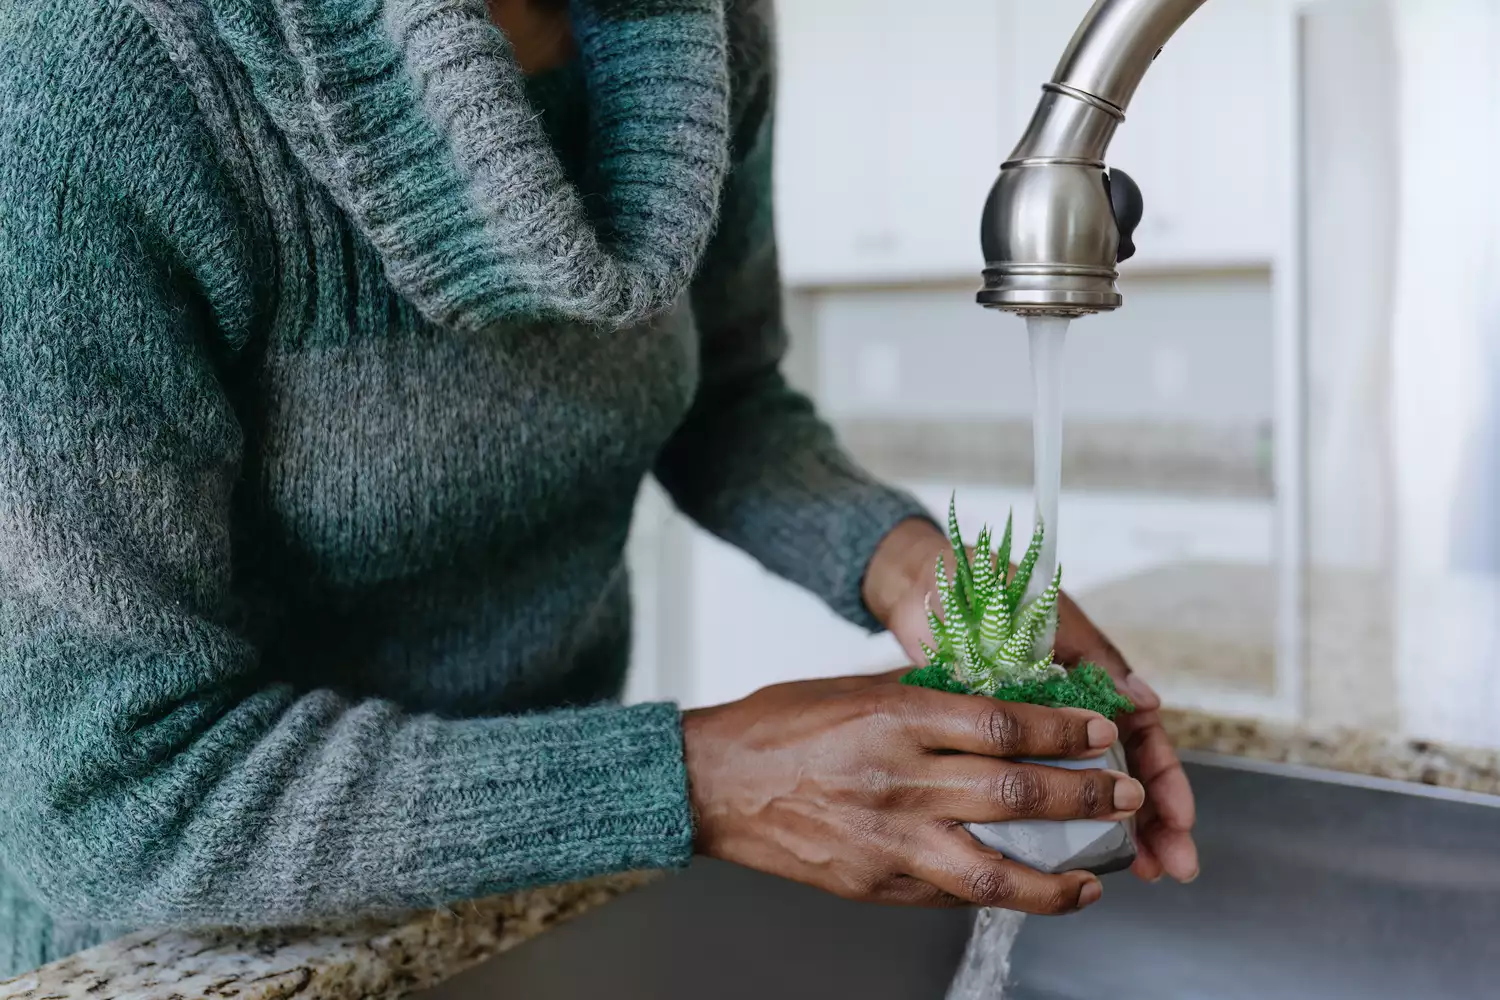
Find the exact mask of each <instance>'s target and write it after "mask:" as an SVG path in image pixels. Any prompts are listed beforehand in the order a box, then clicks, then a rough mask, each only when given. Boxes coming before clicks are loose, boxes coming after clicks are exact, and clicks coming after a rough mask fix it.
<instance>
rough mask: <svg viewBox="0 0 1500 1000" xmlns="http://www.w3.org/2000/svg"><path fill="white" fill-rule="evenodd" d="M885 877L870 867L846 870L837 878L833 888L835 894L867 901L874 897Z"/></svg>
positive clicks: (878, 892) (877, 894)
mask: <svg viewBox="0 0 1500 1000" xmlns="http://www.w3.org/2000/svg"><path fill="white" fill-rule="evenodd" d="M885 882H886V879H885V878H884V877H883V876H882V874H881V873H880V872H878V871H876V870H874V869H871V868H864V869H859V870H856V871H850V872H846V873H845V874H844V877H843V878H842V879H840V880H839V884H838V886H837V887H836V889H835V892H836V894H837V895H839V896H842V897H844V898H845V899H854V900H860V901H869V900H873V899H876V898H877V897H878V896H879V895H880V893H881V889H882V887H883V886H884V884H885Z"/></svg>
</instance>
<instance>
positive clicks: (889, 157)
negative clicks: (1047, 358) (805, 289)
mask: <svg viewBox="0 0 1500 1000" xmlns="http://www.w3.org/2000/svg"><path fill="white" fill-rule="evenodd" d="M1004 14H1005V9H1004V4H1003V3H1002V2H999V0H928V2H927V3H925V4H922V5H920V6H915V7H914V6H913V5H912V4H911V3H909V2H908V0H790V2H783V3H780V4H778V5H777V10H776V16H777V21H778V41H779V45H780V55H779V61H780V83H779V88H780V93H779V98H778V108H777V122H778V131H777V138H776V142H777V148H778V151H779V152H778V157H777V165H776V166H777V174H776V185H777V196H776V197H777V226H778V229H779V234H780V242H781V255H782V268H783V271H784V274H785V277H786V279H787V281H788V283H790V284H799V285H804V284H830V283H843V282H870V281H895V280H899V281H906V280H913V279H921V278H931V277H952V276H953V275H957V274H976V275H977V274H978V273H979V271H980V270H981V269H982V268H983V266H984V262H983V260H982V255H981V254H980V250H979V218H980V211H981V209H982V208H983V207H984V199H985V197H986V196H987V195H988V193H989V188H990V185H991V184H992V183H993V182H994V179H995V173H996V170H997V169H998V167H999V164H1000V159H1001V148H1000V147H1001V145H1002V141H1001V131H1002V130H1001V115H1002V107H1003V106H1004V97H1003V92H1004V87H1003V74H1002V70H1001V60H1000V42H1001V38H1002V28H1001V26H1002V21H1003V19H1004Z"/></svg>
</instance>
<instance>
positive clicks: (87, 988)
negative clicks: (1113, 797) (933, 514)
mask: <svg viewBox="0 0 1500 1000" xmlns="http://www.w3.org/2000/svg"><path fill="white" fill-rule="evenodd" d="M1162 721H1163V724H1164V726H1165V727H1166V729H1167V732H1168V734H1169V735H1170V736H1171V738H1172V740H1173V742H1174V743H1175V744H1176V745H1177V747H1178V748H1179V749H1183V750H1194V751H1204V752H1209V753H1215V754H1223V755H1227V756H1232V757H1242V758H1249V759H1252V760H1260V761H1269V762H1273V763H1283V764H1296V765H1302V766H1306V767H1314V768H1321V769H1324V770H1331V771H1341V772H1345V773H1349V774H1357V775H1364V776H1368V777H1374V778H1387V779H1393V780H1396V781H1405V782H1414V783H1418V784H1422V785H1428V786H1434V787H1439V788H1448V789H1456V790H1460V791H1465V792H1472V793H1478V794H1484V795H1500V751H1491V750H1484V749H1479V748H1469V747H1459V746H1450V745H1444V744H1440V743H1436V742H1432V741H1427V740H1408V739H1400V738H1393V737H1386V736H1382V735H1380V734H1376V733H1371V732H1368V731H1365V730H1357V729H1346V728H1334V727H1329V728H1315V727H1310V726H1301V725H1289V724H1283V723H1275V722H1268V721H1265V720H1261V719H1255V718H1236V717H1231V716H1224V715H1217V714H1210V713H1207V712H1199V711H1191V710H1184V709H1163V710H1162ZM662 874H663V873H661V872H632V873H628V874H623V875H611V876H605V877H602V878H597V879H591V880H588V881H584V882H574V883H568V884H565V885H555V886H546V887H543V888H538V889H531V890H527V891H524V892H518V893H514V894H511V895H506V896H496V897H491V898H489V899H482V900H475V901H471V902H465V903H459V904H455V905H453V906H451V907H447V908H443V909H436V910H427V911H422V912H418V913H413V914H407V915H405V916H403V917H397V918H392V919H388V920H383V921H366V922H363V923H360V924H355V925H343V926H336V927H323V928H304V929H277V930H259V931H244V930H238V931H237V930H233V929H224V930H209V931H154V932H152V931H148V932H143V933H139V934H132V935H129V936H127V937H123V938H119V939H117V940H115V941H110V942H107V943H105V944H102V945H100V946H98V947H96V948H92V949H89V950H88V951H83V952H79V953H78V954H76V955H71V956H69V957H68V958H65V959H62V960H61V961H58V962H54V963H52V964H51V965H47V966H43V967H42V968H40V969H36V970H34V971H32V972H29V973H25V974H23V975H21V976H18V977H15V978H13V979H9V980H4V981H0V1000H117V998H118V1000H199V998H203V1000H210V998H225V1000H227V998H231V997H232V998H234V1000H287V998H290V997H292V996H294V995H295V996H300V997H301V998H303V1000H361V998H367V997H393V996H400V995H404V994H407V993H411V992H413V991H416V990H421V989H424V988H427V987H431V986H434V985H436V984H438V983H440V982H442V981H444V980H446V979H449V978H451V977H453V976H455V975H457V974H459V973H460V972H463V971H464V970H465V969H468V968H469V967H471V966H474V965H477V964H478V963H480V962H483V961H485V960H486V959H489V958H492V957H494V956H495V955H498V954H500V953H502V952H504V951H508V950H510V949H511V948H514V947H516V946H517V945H519V944H522V943H524V942H526V941H529V940H531V939H532V938H535V937H537V936H539V935H541V934H543V933H545V932H546V931H548V930H550V929H552V928H553V927H556V926H558V925H559V924H562V923H565V922H566V921H568V920H571V919H572V918H574V917H576V916H578V915H580V914H582V913H586V912H588V911H589V910H592V909H595V908H597V907H599V906H602V905H604V904H605V903H607V902H609V901H610V900H612V899H614V898H616V897H618V896H620V895H622V894H623V893H626V892H629V891H631V890H633V889H636V888H638V887H640V886H643V885H645V884H647V883H649V882H652V881H654V880H655V879H657V878H659V877H661V876H662Z"/></svg>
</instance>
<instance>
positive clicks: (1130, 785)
mask: <svg viewBox="0 0 1500 1000" xmlns="http://www.w3.org/2000/svg"><path fill="white" fill-rule="evenodd" d="M1110 773H1111V774H1113V775H1114V776H1115V808H1116V809H1118V810H1120V811H1121V812H1135V811H1136V810H1137V809H1139V808H1140V807H1141V806H1142V805H1144V804H1145V802H1146V788H1145V786H1144V785H1142V784H1141V783H1140V782H1139V781H1136V780H1135V779H1134V778H1132V777H1131V776H1130V775H1128V774H1122V773H1120V772H1119V771H1112V772H1110Z"/></svg>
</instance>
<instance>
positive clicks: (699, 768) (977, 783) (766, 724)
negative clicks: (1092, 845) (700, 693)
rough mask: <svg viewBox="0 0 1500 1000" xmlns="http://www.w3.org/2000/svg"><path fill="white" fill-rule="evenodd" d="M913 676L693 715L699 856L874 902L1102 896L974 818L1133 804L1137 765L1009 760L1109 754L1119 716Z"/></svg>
mask: <svg viewBox="0 0 1500 1000" xmlns="http://www.w3.org/2000/svg"><path fill="white" fill-rule="evenodd" d="M900 674H901V672H897V673H893V674H884V675H879V676H873V677H840V678H835V679H832V680H819V681H804V682H799V683H792V684H779V685H776V686H774V687H769V688H765V689H763V690H760V691H757V692H755V693H754V694H752V695H750V696H749V697H747V698H743V699H741V700H740V701H736V702H732V703H730V704H727V705H718V706H715V707H713V708H705V709H697V710H693V711H689V712H685V713H684V714H683V738H684V744H685V754H686V758H687V769H688V782H689V785H690V792H691V796H692V803H693V811H694V815H695V818H696V841H695V848H696V850H697V851H698V853H700V854H705V855H708V856H710V857H716V858H720V859H723V860H725V861H731V862H734V863H736V864H740V865H744V866H746V867H749V868H755V869H758V870H760V871H763V872H768V873H770V874H773V875H779V876H781V877H783V878H788V879H792V880H795V881H798V882H804V883H807V884H809V885H813V886H817V887H818V888H821V889H825V890H827V891H829V892H832V893H835V894H836V895H839V896H843V897H846V898H849V899H858V900H866V901H870V902H880V903H900V904H908V905H919V906H961V905H969V904H977V905H980V906H998V907H1003V908H1005V909H1011V910H1022V911H1024V912H1027V913H1069V912H1072V911H1074V910H1079V909H1082V908H1083V907H1085V906H1088V905H1089V904H1091V903H1093V902H1095V901H1096V900H1098V899H1099V897H1100V895H1101V894H1102V892H1103V889H1102V887H1101V886H1100V884H1099V880H1098V878H1097V877H1095V876H1094V875H1092V874H1089V873H1087V872H1065V873H1063V874H1060V875H1043V874H1042V873H1040V872H1037V871H1035V870H1033V869H1031V868H1028V867H1026V866H1024V865H1021V864H1018V863H1016V862H1014V861H1009V860H1006V859H1005V858H1003V857H1001V856H1000V855H999V854H997V853H996V852H994V851H992V850H990V849H988V848H986V847H984V846H983V845H982V844H980V843H979V842H978V841H977V840H975V839H974V838H973V837H972V836H971V835H970V834H969V833H968V831H966V830H965V829H964V827H963V825H962V824H964V823H994V822H1003V821H1006V820H1018V819H1052V820H1069V819H1098V820H1120V819H1124V818H1125V817H1127V816H1129V815H1131V814H1132V813H1134V812H1135V811H1136V810H1137V809H1139V808H1140V806H1141V804H1142V802H1144V800H1145V790H1144V789H1143V788H1142V787H1141V784H1140V782H1138V781H1136V780H1135V779H1134V778H1131V777H1129V776H1128V775H1125V774H1122V773H1120V772H1118V771H1108V770H1097V769H1094V770H1084V771H1073V770H1068V769H1065V768H1056V767H1047V766H1045V765H1038V764H1022V763H1017V762H1015V761H1014V760H1009V759H1007V758H1013V757H1041V758H1067V757H1095V756H1098V755H1099V754H1100V753H1102V752H1103V751H1104V750H1105V749H1106V748H1107V747H1109V746H1110V745H1111V744H1112V743H1114V741H1115V739H1116V735H1117V732H1116V729H1115V726H1114V723H1112V722H1110V721H1109V720H1107V719H1105V718H1104V717H1103V716H1101V715H1098V714H1096V713H1094V712H1085V711H1082V710H1079V709H1054V708H1041V707H1038V706H1035V705H1023V704H1012V703H1008V702H1002V701H997V700H995V699H993V698H985V697H979V696H971V695H957V694H944V693H941V692H938V691H930V690H927V689H924V688H915V687H909V686H906V685H902V684H900V683H898V681H897V678H899V677H900Z"/></svg>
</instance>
